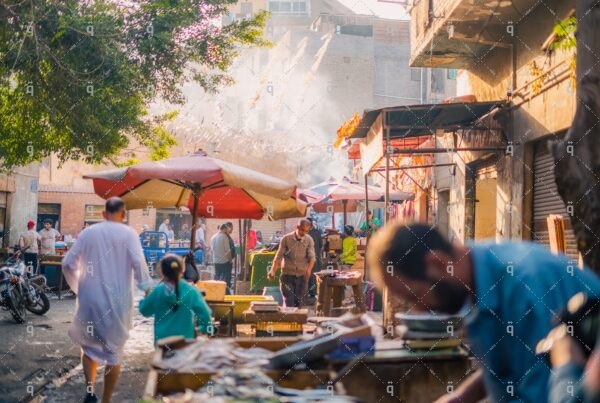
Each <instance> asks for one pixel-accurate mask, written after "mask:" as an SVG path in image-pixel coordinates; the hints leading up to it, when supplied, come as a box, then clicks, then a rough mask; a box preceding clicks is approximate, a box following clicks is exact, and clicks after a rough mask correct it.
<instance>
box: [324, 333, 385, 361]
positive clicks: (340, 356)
mask: <svg viewBox="0 0 600 403" xmlns="http://www.w3.org/2000/svg"><path fill="white" fill-rule="evenodd" d="M366 352H368V353H369V354H368V355H371V354H374V353H375V337H373V336H363V337H341V338H340V346H339V347H338V348H337V349H336V350H334V351H332V352H331V353H329V358H330V359H333V360H346V359H348V360H351V359H353V358H355V357H356V356H357V355H359V354H362V353H366Z"/></svg>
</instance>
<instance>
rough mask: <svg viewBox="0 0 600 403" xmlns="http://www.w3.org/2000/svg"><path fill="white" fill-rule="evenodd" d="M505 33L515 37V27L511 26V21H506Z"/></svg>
mask: <svg viewBox="0 0 600 403" xmlns="http://www.w3.org/2000/svg"><path fill="white" fill-rule="evenodd" d="M506 32H507V33H508V34H509V35H510V36H514V35H515V26H514V25H513V22H512V21H508V25H506Z"/></svg>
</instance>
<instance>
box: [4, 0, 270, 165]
mask: <svg viewBox="0 0 600 403" xmlns="http://www.w3.org/2000/svg"><path fill="white" fill-rule="evenodd" d="M120 3H127V2H124V1H122V0H38V1H26V2H23V1H21V0H0V169H2V170H7V169H10V168H12V167H14V166H17V165H25V164H27V163H30V162H33V161H39V160H41V159H42V158H45V157H47V156H49V155H50V154H55V155H56V156H57V157H58V158H59V160H60V161H66V160H69V159H74V160H83V161H85V162H88V163H100V162H104V161H106V160H110V161H114V160H115V159H116V158H117V157H118V155H119V152H120V151H121V150H122V149H124V148H126V147H127V146H128V145H129V144H130V142H132V141H133V142H135V143H138V144H142V145H144V146H146V147H148V148H149V149H151V150H152V152H151V158H152V159H153V160H156V159H162V158H165V157H167V156H168V149H169V147H170V146H172V145H173V144H174V139H173V138H172V136H171V135H170V134H169V133H168V132H167V131H166V130H165V129H164V128H163V124H164V123H165V122H166V121H167V120H169V119H172V117H173V116H172V115H167V116H163V117H159V118H151V117H149V116H148V113H147V110H146V105H148V104H149V102H151V101H153V100H155V99H156V98H161V99H164V100H166V101H169V102H171V103H174V104H181V103H183V102H184V101H185V98H184V96H183V94H182V91H181V84H183V83H184V82H186V81H189V80H194V81H196V82H198V83H199V84H201V85H202V86H203V88H204V89H205V90H206V91H217V90H218V88H219V87H220V86H222V85H225V84H227V83H230V82H231V81H232V78H231V77H230V76H229V75H228V74H227V69H228V68H229V67H230V66H231V65H232V63H233V61H234V60H235V58H236V56H237V55H238V53H239V51H240V49H241V48H242V47H249V46H266V45H269V44H268V42H267V41H265V40H264V39H263V38H262V34H263V30H264V26H265V24H266V20H267V18H268V15H267V14H266V13H258V14H257V15H256V16H255V17H254V18H253V19H250V20H243V21H237V22H235V23H232V24H230V25H227V26H224V27H219V26H218V25H215V24H211V21H212V20H220V19H221V17H222V16H223V15H225V13H227V7H228V6H230V5H231V4H233V3H235V1H234V0H206V1H199V0H160V1H159V0H136V1H132V2H130V3H131V4H134V6H133V7H130V6H128V7H125V6H121V4H120Z"/></svg>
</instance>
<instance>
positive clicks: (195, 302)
mask: <svg viewBox="0 0 600 403" xmlns="http://www.w3.org/2000/svg"><path fill="white" fill-rule="evenodd" d="M192 258H193V253H192ZM159 264H160V268H161V270H162V273H163V276H164V279H163V281H162V282H161V283H160V284H159V285H158V286H156V288H154V289H153V290H152V292H150V293H149V294H147V295H146V297H145V298H144V299H143V300H141V301H140V313H141V314H142V315H144V316H145V317H150V316H154V344H155V345H156V343H157V342H158V341H159V340H160V339H164V338H165V337H170V336H183V337H184V338H186V339H195V338H196V325H195V324H197V328H198V330H199V332H200V333H202V334H206V333H207V331H208V330H209V326H210V324H211V316H212V312H211V310H210V308H209V307H208V305H207V304H206V301H205V300H204V297H203V296H202V293H201V292H200V290H198V289H197V288H196V287H195V286H194V285H193V284H189V283H188V282H187V281H185V280H184V279H183V278H182V277H183V274H184V262H183V261H182V259H181V258H180V257H179V256H177V255H174V254H172V253H169V254H167V255H166V256H165V257H163V258H162V259H161V261H160V263H159ZM194 319H195V321H194Z"/></svg>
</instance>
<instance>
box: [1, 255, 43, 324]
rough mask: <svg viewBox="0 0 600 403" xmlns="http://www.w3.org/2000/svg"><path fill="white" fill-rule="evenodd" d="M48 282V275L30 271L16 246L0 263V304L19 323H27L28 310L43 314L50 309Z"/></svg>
mask: <svg viewBox="0 0 600 403" xmlns="http://www.w3.org/2000/svg"><path fill="white" fill-rule="evenodd" d="M46 284H47V283H46V277H44V276H43V275H41V274H39V275H31V273H29V272H28V270H27V267H26V266H25V263H24V262H23V259H22V252H21V250H20V249H19V248H18V247H15V249H14V253H13V254H12V255H11V256H9V258H8V259H7V260H6V261H5V262H4V263H2V264H1V265H0V306H2V307H3V308H4V309H5V310H7V311H9V312H10V313H11V315H12V316H13V318H14V319H15V321H16V322H17V323H25V314H26V310H27V311H29V312H31V313H34V314H36V315H43V314H45V313H46V312H48V310H49V309H50V300H49V299H48V296H47V295H46V291H48V290H49V288H48V286H47V285H46Z"/></svg>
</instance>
